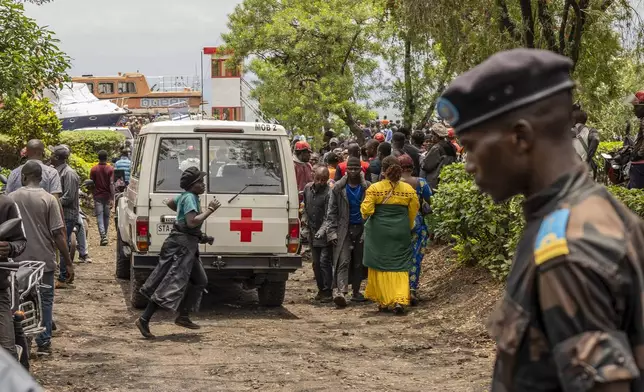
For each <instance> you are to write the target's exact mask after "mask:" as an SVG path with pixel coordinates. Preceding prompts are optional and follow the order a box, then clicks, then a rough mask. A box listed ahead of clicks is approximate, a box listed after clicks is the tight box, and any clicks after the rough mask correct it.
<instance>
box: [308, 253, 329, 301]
mask: <svg viewBox="0 0 644 392" xmlns="http://www.w3.org/2000/svg"><path fill="white" fill-rule="evenodd" d="M331 254H332V251H331V248H330V247H328V246H324V247H323V246H314V247H312V248H311V256H312V257H313V273H314V274H315V281H316V282H317V285H318V291H328V292H331V287H332V286H333V266H332V265H331Z"/></svg>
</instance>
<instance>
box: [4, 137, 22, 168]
mask: <svg viewBox="0 0 644 392" xmlns="http://www.w3.org/2000/svg"><path fill="white" fill-rule="evenodd" d="M19 164H20V149H19V148H18V147H16V144H15V143H14V142H13V141H12V139H11V138H10V137H9V136H7V135H4V134H0V167H1V168H7V169H13V168H15V167H17V166H18V165H19Z"/></svg>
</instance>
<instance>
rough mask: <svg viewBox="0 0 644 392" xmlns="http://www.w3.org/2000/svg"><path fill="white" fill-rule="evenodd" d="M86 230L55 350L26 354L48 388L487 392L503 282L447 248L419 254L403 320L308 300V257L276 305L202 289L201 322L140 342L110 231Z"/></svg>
mask: <svg viewBox="0 0 644 392" xmlns="http://www.w3.org/2000/svg"><path fill="white" fill-rule="evenodd" d="M90 237H91V238H90V247H91V256H92V257H93V259H94V263H93V264H89V265H80V266H78V267H77V268H76V271H77V272H76V276H77V278H76V282H75V288H74V289H69V290H58V291H57V292H56V300H55V310H54V313H55V319H56V322H57V325H58V331H57V332H55V335H54V336H55V337H54V340H53V350H54V355H53V356H52V357H50V358H47V359H39V360H33V361H32V364H33V373H34V375H35V377H36V378H37V379H38V381H39V382H40V383H41V384H42V385H43V386H44V387H45V389H46V390H47V391H52V392H54V391H56V392H58V391H61V392H62V391H74V392H81V391H82V392H85V391H88V392H89V391H97V392H98V391H101V392H102V391H105V392H107V391H253V390H260V391H375V390H378V391H444V392H447V391H454V392H482V391H487V390H488V388H487V387H488V383H489V380H490V374H491V368H492V361H493V354H494V351H493V344H492V343H491V342H490V340H489V338H488V335H487V333H486V332H485V329H484V327H483V324H482V322H483V321H484V319H485V317H487V315H488V314H489V312H490V310H491V308H492V305H493V304H494V302H495V300H496V299H497V298H498V296H499V293H500V289H501V288H500V286H499V285H498V284H497V283H495V282H492V281H491V280H490V279H489V278H488V277H487V275H486V274H485V273H483V272H482V271H479V270H475V269H469V268H465V269H459V268H455V267H454V265H453V264H451V263H449V262H447V261H446V260H445V259H446V258H447V257H449V251H448V250H447V249H446V248H434V249H432V252H431V253H430V254H429V255H428V256H427V258H426V262H425V264H426V268H425V269H426V271H427V273H426V274H425V276H424V278H423V281H424V285H423V289H422V291H421V296H422V297H423V298H424V299H425V300H424V301H423V302H422V303H421V306H419V307H417V308H415V309H413V310H412V311H411V312H410V313H409V314H408V315H407V316H404V317H395V316H393V315H390V314H381V313H378V312H377V311H376V308H375V305H373V304H366V305H359V306H351V307H349V308H347V309H345V310H336V309H334V308H333V306H332V305H320V304H317V303H315V302H314V301H312V297H313V296H314V294H315V292H314V290H313V289H314V287H315V283H314V281H313V274H312V272H311V265H310V264H308V263H307V264H306V265H305V267H304V268H303V269H302V270H300V271H298V272H297V273H295V274H293V275H292V276H291V279H290V281H289V282H288V285H287V298H286V302H285V304H284V306H283V307H282V308H278V309H267V308H262V307H259V306H258V305H257V297H256V295H255V294H253V293H252V292H244V291H243V290H241V289H240V288H239V287H236V286H232V285H231V286H229V287H220V288H216V289H211V290H210V295H209V296H208V298H207V299H206V301H205V302H207V303H206V304H205V305H204V306H203V307H202V311H201V312H200V313H198V314H196V315H194V318H193V319H194V320H195V321H196V322H198V323H199V324H201V325H202V329H201V330H199V331H196V332H193V331H189V330H185V329H182V328H180V327H178V326H175V325H174V323H173V320H174V319H173V317H172V315H171V314H169V313H161V314H157V315H155V318H154V319H153V323H152V324H151V328H152V331H153V333H155V334H156V335H157V339H156V340H152V341H148V340H144V339H143V338H142V337H141V335H140V334H139V332H138V330H136V329H135V327H134V320H135V319H136V317H137V316H138V314H139V312H138V311H135V310H133V309H132V308H130V307H129V306H128V302H127V290H128V283H127V282H125V281H119V280H116V279H115V278H114V247H113V243H114V238H112V242H111V244H110V245H111V246H108V247H99V246H98V236H97V234H96V229H95V228H94V224H93V222H92V225H91V233H90Z"/></svg>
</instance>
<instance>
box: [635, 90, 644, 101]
mask: <svg viewBox="0 0 644 392" xmlns="http://www.w3.org/2000/svg"><path fill="white" fill-rule="evenodd" d="M635 98H636V99H637V100H638V101H639V102H638V103H639V104H641V103H644V91H638V92H636V93H635Z"/></svg>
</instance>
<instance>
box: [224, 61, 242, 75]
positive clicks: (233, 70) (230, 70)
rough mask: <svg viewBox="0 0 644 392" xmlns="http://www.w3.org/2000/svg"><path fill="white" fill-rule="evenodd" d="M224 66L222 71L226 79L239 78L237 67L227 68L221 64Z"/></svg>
mask: <svg viewBox="0 0 644 392" xmlns="http://www.w3.org/2000/svg"><path fill="white" fill-rule="evenodd" d="M222 65H223V66H224V69H225V71H226V77H228V78H238V77H239V68H240V67H239V66H236V67H235V68H228V67H227V66H226V65H225V64H222Z"/></svg>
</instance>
